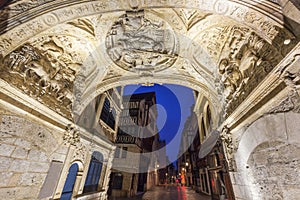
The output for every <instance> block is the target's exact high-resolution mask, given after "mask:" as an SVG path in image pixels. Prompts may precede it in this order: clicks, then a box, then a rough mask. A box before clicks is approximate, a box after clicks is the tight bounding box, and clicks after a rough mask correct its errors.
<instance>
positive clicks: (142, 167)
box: [109, 92, 159, 197]
mask: <svg viewBox="0 0 300 200" xmlns="http://www.w3.org/2000/svg"><path fill="white" fill-rule="evenodd" d="M122 104H123V109H122V111H121V114H120V118H119V123H118V134H117V137H116V140H115V143H116V145H117V149H116V152H115V159H114V162H113V171H112V174H111V180H110V189H109V195H111V196H115V197H129V196H134V195H136V194H137V193H138V192H144V191H146V190H147V189H149V188H151V187H152V186H153V185H155V183H156V174H155V170H154V169H155V167H156V164H157V156H156V155H153V156H146V155H143V154H142V153H147V152H148V153H151V152H152V151H153V150H156V148H157V147H158V142H159V136H158V134H157V127H156V118H157V110H156V108H155V107H154V106H153V105H155V104H156V97H155V93H154V92H150V93H142V94H133V95H128V96H123V102H122ZM151 106H153V107H151ZM132 153H136V154H132ZM118 169H120V170H119V171H118Z"/></svg>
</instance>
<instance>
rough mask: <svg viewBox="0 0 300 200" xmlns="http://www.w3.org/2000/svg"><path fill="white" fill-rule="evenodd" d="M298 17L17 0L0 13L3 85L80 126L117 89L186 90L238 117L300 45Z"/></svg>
mask: <svg viewBox="0 0 300 200" xmlns="http://www.w3.org/2000/svg"><path fill="white" fill-rule="evenodd" d="M293 9H294V10H296V11H299V10H297V5H296V4H295V3H294V2H293V1H282V2H279V1H275V0H273V1H271V0H270V1H268V0H249V1H248V0H213V1H211V0H185V1H178V0H152V1H150V0H128V1H119V0H102V1H86V0H80V1H78V0H77V1H74V0H35V1H33V0H31V1H29V0H21V1H10V2H9V3H8V4H6V5H5V6H4V7H3V8H2V9H1V10H0V33H1V35H0V58H1V66H0V78H1V79H2V80H1V82H2V83H1V85H2V86H3V85H4V82H6V83H9V85H10V87H12V89H13V90H15V91H16V92H21V93H22V94H25V95H26V96H29V97H30V98H33V99H35V100H37V101H38V102H40V103H42V104H43V105H45V106H47V107H49V108H51V109H52V110H54V111H55V112H57V113H59V114H61V115H63V116H65V117H67V118H69V119H72V116H73V115H74V114H75V115H76V114H80V113H81V112H82V111H83V109H84V108H85V106H86V105H87V104H88V103H89V102H90V101H91V100H92V99H94V98H95V97H96V96H97V95H99V94H100V93H102V92H104V91H106V90H108V89H110V88H112V87H116V86H120V85H127V84H144V85H149V84H152V83H172V84H180V85H184V86H187V87H190V88H192V89H194V90H197V91H198V92H200V93H201V94H203V95H204V96H205V97H206V98H207V99H208V100H209V101H210V102H211V104H212V105H213V108H214V112H215V113H219V114H220V113H223V114H224V112H225V114H226V115H225V116H229V115H230V114H231V113H232V112H233V111H234V110H235V109H236V107H238V105H239V104H240V103H241V102H242V101H244V100H245V99H246V97H247V96H248V95H249V94H250V93H251V92H252V91H253V89H254V88H256V86H257V85H258V84H259V83H260V82H261V81H262V80H263V79H264V78H265V77H266V76H267V75H268V74H269V73H270V72H271V71H272V70H273V69H274V67H275V66H276V65H277V64H278V63H280V62H281V60H282V59H283V58H284V57H285V56H286V55H287V54H288V53H289V52H290V50H291V49H292V48H293V47H294V46H295V45H296V44H297V42H298V40H299V32H300V31H299V30H300V29H299V26H298V24H299V21H297V20H299V19H300V14H299V12H298V13H296V14H295V12H293V14H291V13H289V12H288V11H286V10H293ZM2 90H3V89H2ZM13 90H11V91H13Z"/></svg>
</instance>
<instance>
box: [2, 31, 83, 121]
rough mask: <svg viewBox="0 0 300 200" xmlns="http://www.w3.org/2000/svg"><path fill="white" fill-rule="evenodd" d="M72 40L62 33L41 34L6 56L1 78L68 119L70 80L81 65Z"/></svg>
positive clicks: (71, 96) (69, 114)
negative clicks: (72, 50) (70, 47)
mask: <svg viewBox="0 0 300 200" xmlns="http://www.w3.org/2000/svg"><path fill="white" fill-rule="evenodd" d="M70 45H71V46H72V43H71V42H70V41H68V39H67V38H66V37H64V36H53V37H51V36H44V37H41V38H39V39H37V40H36V41H34V42H32V44H30V43H27V44H24V45H23V46H21V47H19V48H18V49H16V50H15V51H13V52H11V53H10V54H9V55H7V56H6V57H5V58H4V59H3V60H2V62H1V67H0V71H1V73H0V78H2V79H4V80H5V81H7V82H10V83H11V84H12V85H14V86H15V87H17V88H18V89H20V90H22V91H23V92H24V93H26V94H28V95H29V96H31V97H33V98H35V99H36V100H38V101H40V102H42V103H44V104H46V105H47V106H49V107H50V108H51V109H53V110H55V111H56V112H58V113H60V114H62V115H63V116H65V117H68V118H71V108H72V102H73V98H74V97H73V82H74V79H75V75H76V73H77V71H78V70H79V67H80V63H79V62H80V61H79V59H77V57H78V55H77V54H76V52H70V51H68V50H67V49H68V46H70Z"/></svg>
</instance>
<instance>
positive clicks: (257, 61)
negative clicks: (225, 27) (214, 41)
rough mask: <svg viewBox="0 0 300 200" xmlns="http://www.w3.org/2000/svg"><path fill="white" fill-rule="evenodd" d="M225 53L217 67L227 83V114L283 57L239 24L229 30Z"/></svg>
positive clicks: (223, 80)
mask: <svg viewBox="0 0 300 200" xmlns="http://www.w3.org/2000/svg"><path fill="white" fill-rule="evenodd" d="M222 52H223V54H221V56H220V60H219V67H218V68H219V73H220V75H221V81H222V83H223V85H224V95H225V99H226V104H227V105H226V108H225V111H226V116H228V115H230V114H231V113H232V112H233V111H234V109H235V108H236V107H237V106H238V105H239V104H240V103H241V102H242V101H243V100H244V99H245V98H246V97H247V96H248V95H249V94H250V92H251V91H252V90H253V89H254V88H255V87H256V86H257V85H258V83H260V81H261V80H262V79H263V78H264V77H265V76H266V75H267V74H268V73H269V72H270V71H271V70H272V69H273V67H274V66H275V65H276V64H277V63H278V62H279V60H280V59H282V56H281V54H279V53H278V52H277V50H276V49H275V48H274V47H272V46H271V45H270V44H268V43H267V42H266V41H265V40H263V39H262V38H260V37H259V36H258V35H256V34H255V33H254V32H251V31H250V30H249V29H248V28H245V27H237V26H234V27H232V28H231V29H230V34H229V37H228V39H227V41H226V43H225V45H224V47H223V51H222ZM224 52H225V53H224Z"/></svg>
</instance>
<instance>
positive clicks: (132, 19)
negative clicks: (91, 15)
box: [106, 11, 178, 71]
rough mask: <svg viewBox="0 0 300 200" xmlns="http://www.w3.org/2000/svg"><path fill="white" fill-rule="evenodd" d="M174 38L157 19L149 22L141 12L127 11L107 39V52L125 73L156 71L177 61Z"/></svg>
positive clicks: (169, 29) (171, 32) (167, 26)
mask: <svg viewBox="0 0 300 200" xmlns="http://www.w3.org/2000/svg"><path fill="white" fill-rule="evenodd" d="M176 44H177V42H176V36H175V34H174V32H173V31H172V29H171V28H170V26H169V25H168V24H167V23H166V22H164V21H162V20H161V19H159V18H155V19H148V18H146V17H145V14H144V12H143V11H135V12H126V14H124V15H122V16H121V17H120V18H119V19H118V20H117V21H116V22H115V23H114V24H113V26H112V28H111V30H110V32H109V33H108V34H107V37H106V47H107V53H108V55H109V56H110V58H111V59H112V60H113V61H114V63H115V64H117V65H118V66H120V67H122V68H123V69H125V70H128V71H159V70H162V69H165V68H167V67H170V66H171V65H172V64H173V63H174V62H175V61H176V58H177V54H178V53H177V49H178V48H177V45H176Z"/></svg>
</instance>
